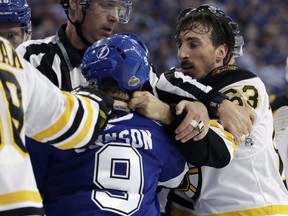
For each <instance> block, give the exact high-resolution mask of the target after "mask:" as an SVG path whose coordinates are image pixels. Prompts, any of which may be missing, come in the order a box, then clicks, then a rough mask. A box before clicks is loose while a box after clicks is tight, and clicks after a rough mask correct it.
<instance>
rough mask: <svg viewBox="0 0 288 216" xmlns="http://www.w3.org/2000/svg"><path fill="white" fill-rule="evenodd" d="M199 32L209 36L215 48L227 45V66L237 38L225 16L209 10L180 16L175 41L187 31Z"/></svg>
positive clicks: (225, 59)
mask: <svg viewBox="0 0 288 216" xmlns="http://www.w3.org/2000/svg"><path fill="white" fill-rule="evenodd" d="M194 29H195V31H197V32H201V33H203V34H209V36H210V38H211V41H212V44H213V46H214V47H218V46H220V45H222V44H226V45H227V47H228V52H227V55H226V57H225V58H224V65H227V64H228V63H229V61H230V59H231V58H232V56H233V51H234V46H235V36H234V33H233V30H232V28H231V26H230V24H229V20H228V19H227V18H226V17H225V16H217V15H216V14H215V13H213V12H210V11H209V10H203V11H197V10H194V11H192V12H191V13H187V15H184V16H182V17H181V16H180V17H179V19H178V21H177V23H176V30H175V39H176V41H178V40H180V39H181V38H180V36H181V34H182V33H183V32H185V31H194Z"/></svg>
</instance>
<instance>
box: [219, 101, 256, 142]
mask: <svg viewBox="0 0 288 216" xmlns="http://www.w3.org/2000/svg"><path fill="white" fill-rule="evenodd" d="M217 115H218V116H219V118H220V122H221V124H222V125H223V127H224V128H225V129H226V130H228V131H229V132H230V133H231V134H232V135H233V136H234V137H235V142H236V144H237V145H238V144H240V143H241V137H247V136H248V135H249V134H250V133H251V131H252V126H253V124H254V123H255V122H256V119H257V115H256V113H255V111H254V110H253V109H252V108H251V107H242V106H238V105H236V104H234V103H232V102H230V101H228V100H224V101H223V102H222V103H221V104H220V106H219V108H218V111H217Z"/></svg>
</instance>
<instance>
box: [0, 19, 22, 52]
mask: <svg viewBox="0 0 288 216" xmlns="http://www.w3.org/2000/svg"><path fill="white" fill-rule="evenodd" d="M0 36H1V37H3V38H6V39H7V40H8V41H9V42H10V43H11V44H12V45H13V47H14V48H16V47H17V46H18V45H20V44H21V43H23V42H24V41H25V40H26V38H27V37H26V36H27V35H26V33H25V29H24V27H23V26H20V25H19V24H0Z"/></svg>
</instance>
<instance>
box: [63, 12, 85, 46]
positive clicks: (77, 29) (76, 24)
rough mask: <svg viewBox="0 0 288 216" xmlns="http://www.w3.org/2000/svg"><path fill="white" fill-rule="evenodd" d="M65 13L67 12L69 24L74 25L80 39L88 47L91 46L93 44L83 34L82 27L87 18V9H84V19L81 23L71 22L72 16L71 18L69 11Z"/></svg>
mask: <svg viewBox="0 0 288 216" xmlns="http://www.w3.org/2000/svg"><path fill="white" fill-rule="evenodd" d="M65 12H66V15H67V18H68V20H69V22H71V23H72V24H73V25H74V27H75V29H76V33H77V35H78V37H79V38H80V39H81V40H82V41H83V42H84V43H85V45H86V46H91V43H90V42H89V41H88V40H87V39H86V38H85V37H84V35H83V34H82V31H81V25H82V23H83V22H84V20H85V18H86V11H85V9H82V13H83V19H82V20H81V21H80V22H79V21H78V20H76V21H75V22H73V21H72V20H71V18H70V16H69V13H68V10H67V11H65Z"/></svg>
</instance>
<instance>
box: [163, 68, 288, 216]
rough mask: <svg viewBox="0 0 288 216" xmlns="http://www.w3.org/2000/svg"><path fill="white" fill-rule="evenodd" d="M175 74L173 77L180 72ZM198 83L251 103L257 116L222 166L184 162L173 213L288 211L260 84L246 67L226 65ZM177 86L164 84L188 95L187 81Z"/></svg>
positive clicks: (287, 195)
mask: <svg viewBox="0 0 288 216" xmlns="http://www.w3.org/2000/svg"><path fill="white" fill-rule="evenodd" d="M178 75H179V78H177V77H176V75H175V76H174V79H182V78H181V76H184V75H183V74H182V75H181V74H178ZM160 79H161V78H160ZM182 80H184V78H183V79H182ZM160 81H161V80H160ZM185 82H186V81H185ZM187 82H188V81H187ZM178 83H181V82H180V81H179V82H178ZM182 83H183V82H182ZM203 84H205V85H210V86H212V87H213V89H217V90H219V91H221V92H222V93H224V94H226V95H228V96H229V98H230V100H231V101H233V102H235V103H238V104H239V105H242V106H244V105H248V106H250V107H252V108H253V109H254V110H255V111H256V113H257V116H258V119H257V122H256V123H255V124H254V126H253V131H252V133H251V134H250V135H249V137H248V138H246V140H245V143H241V144H240V145H239V146H238V148H237V151H236V153H235V156H234V158H233V160H232V161H231V162H230V163H229V164H228V165H227V166H226V167H224V168H221V169H216V168H212V167H207V166H203V167H200V168H197V167H193V166H190V170H189V172H188V174H187V177H186V178H185V179H186V181H185V182H183V183H184V184H186V185H182V186H181V188H180V189H181V190H178V191H176V192H175V195H174V199H173V201H174V207H175V208H174V214H173V215H176V216H179V215H181V216H184V215H185V216H191V215H213V216H216V215H217V216H218V215H219V216H220V215H221V216H226V215H227V216H228V215H229V216H236V215H243V216H252V215H253V216H254V215H255V216H256V215H257V216H264V215H288V192H287V189H286V187H285V184H284V183H283V179H284V178H283V166H282V162H281V160H280V157H279V154H278V152H277V150H276V149H275V146H274V143H273V139H272V133H273V118H272V112H271V109H270V104H269V99H268V95H267V93H266V89H265V86H264V84H263V82H262V81H261V80H260V79H259V78H258V77H256V76H255V75H254V74H252V73H251V72H249V71H246V70H243V69H241V68H238V67H236V66H226V67H224V68H217V69H215V70H214V71H212V72H211V73H210V74H209V75H208V76H207V77H206V78H205V79H204V80H203ZM183 86H184V87H185V88H182V86H181V85H180V86H176V87H175V90H174V89H171V88H169V89H167V92H168V93H169V94H171V93H172V92H174V93H176V92H177V93H178V92H179V91H182V93H181V94H182V95H185V94H186V95H189V92H186V93H185V90H187V89H188V90H189V85H188V84H187V83H186V85H183ZM188 97H189V96H188ZM179 209H181V211H182V212H181V214H180V212H179Z"/></svg>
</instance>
